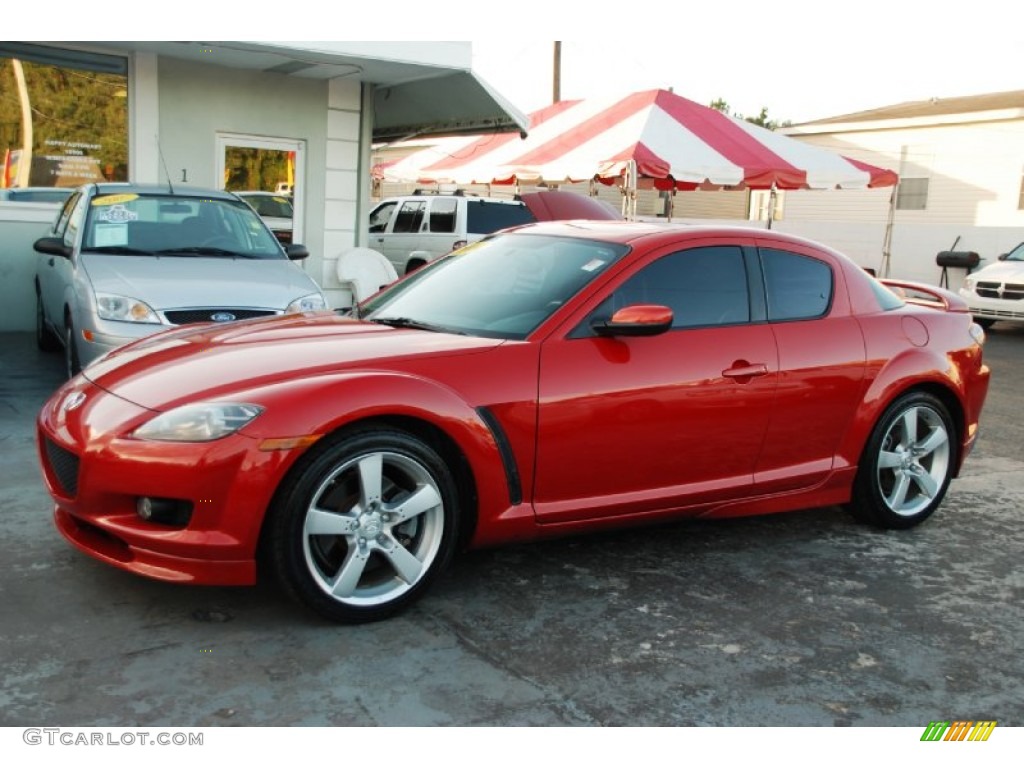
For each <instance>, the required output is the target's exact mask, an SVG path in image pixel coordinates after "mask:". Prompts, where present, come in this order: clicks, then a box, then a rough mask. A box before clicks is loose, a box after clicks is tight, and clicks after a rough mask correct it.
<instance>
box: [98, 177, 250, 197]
mask: <svg viewBox="0 0 1024 768" xmlns="http://www.w3.org/2000/svg"><path fill="white" fill-rule="evenodd" d="M80 189H83V190H95V191H94V195H114V194H139V195H157V194H159V195H175V196H179V197H208V198H215V199H217V200H234V199H236V198H235V195H234V193H233V192H227V191H225V190H223V189H211V188H207V187H192V186H187V185H183V184H174V185H171V184H131V183H128V182H120V181H108V182H101V183H99V184H85V185H83V186H82V187H80Z"/></svg>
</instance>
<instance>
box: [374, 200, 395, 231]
mask: <svg viewBox="0 0 1024 768" xmlns="http://www.w3.org/2000/svg"><path fill="white" fill-rule="evenodd" d="M397 207H398V203H396V202H394V201H391V202H390V203H381V204H380V205H378V206H377V207H376V208H374V209H373V210H372V211H371V212H370V231H371V232H383V231H384V230H386V229H387V228H388V222H389V221H391V217H392V215H394V213H395V208H397Z"/></svg>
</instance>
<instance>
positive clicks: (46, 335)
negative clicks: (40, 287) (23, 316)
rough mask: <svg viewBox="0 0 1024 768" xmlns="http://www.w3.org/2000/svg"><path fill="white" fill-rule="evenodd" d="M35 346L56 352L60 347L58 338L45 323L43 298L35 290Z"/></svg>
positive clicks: (45, 350) (44, 350)
mask: <svg viewBox="0 0 1024 768" xmlns="http://www.w3.org/2000/svg"><path fill="white" fill-rule="evenodd" d="M36 346H37V347H39V349H41V350H42V351H43V352H56V351H57V350H58V349H60V339H58V338H57V337H56V336H55V335H54V333H53V331H51V330H50V327H49V326H48V325H47V324H46V313H45V312H43V300H42V298H41V297H40V296H39V293H38V292H36Z"/></svg>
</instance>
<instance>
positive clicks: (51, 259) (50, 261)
mask: <svg viewBox="0 0 1024 768" xmlns="http://www.w3.org/2000/svg"><path fill="white" fill-rule="evenodd" d="M46 263H47V264H49V265H50V266H51V267H52V266H53V258H52V257H51V258H50V260H49V261H48V262H46Z"/></svg>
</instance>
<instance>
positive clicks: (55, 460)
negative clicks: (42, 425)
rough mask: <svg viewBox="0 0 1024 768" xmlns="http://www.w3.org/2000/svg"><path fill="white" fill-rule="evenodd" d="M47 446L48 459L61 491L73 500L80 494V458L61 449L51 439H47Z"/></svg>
mask: <svg viewBox="0 0 1024 768" xmlns="http://www.w3.org/2000/svg"><path fill="white" fill-rule="evenodd" d="M45 446H46V458H47V460H48V461H49V463H50V469H51V470H52V471H53V474H54V476H55V477H56V478H57V482H58V484H59V485H60V487H61V490H63V491H64V495H65V496H67V497H68V498H70V499H73V498H74V497H75V495H76V494H77V493H78V457H77V456H75V454H73V453H72V452H71V451H69V450H66V449H64V448H61V447H60V446H59V445H57V444H56V443H55V442H53V441H52V440H51V439H50V438H46V439H45Z"/></svg>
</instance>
